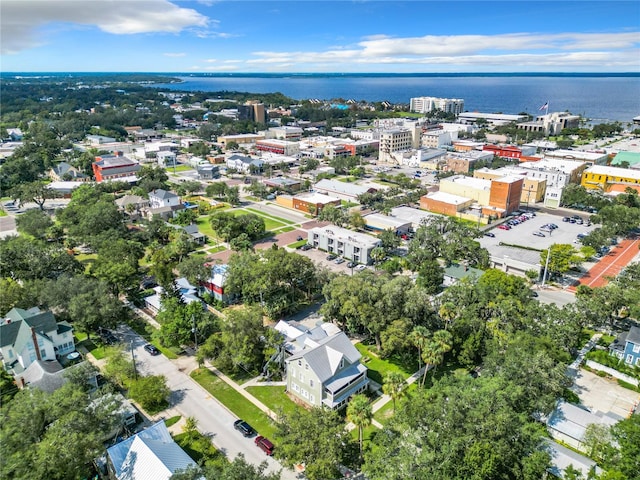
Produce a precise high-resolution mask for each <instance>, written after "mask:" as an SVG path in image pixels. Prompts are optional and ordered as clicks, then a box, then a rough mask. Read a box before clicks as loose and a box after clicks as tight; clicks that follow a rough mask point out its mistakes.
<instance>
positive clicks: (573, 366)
mask: <svg viewBox="0 0 640 480" xmlns="http://www.w3.org/2000/svg"><path fill="white" fill-rule="evenodd" d="M600 337H602V334H601V333H596V334H595V335H594V336H593V337H591V339H590V340H589V341H588V342H587V344H586V345H585V346H584V347H582V349H581V350H580V351H579V352H578V356H577V357H576V359H575V360H574V361H573V363H571V365H569V372H570V373H575V372H576V371H577V370H578V369H579V368H580V364H581V363H582V360H583V359H584V356H585V355H586V354H587V353H589V351H590V350H591V349H592V348H593V347H595V346H596V345H597V343H598V340H600ZM572 370H573V372H571V371H572Z"/></svg>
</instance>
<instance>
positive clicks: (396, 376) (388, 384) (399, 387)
mask: <svg viewBox="0 0 640 480" xmlns="http://www.w3.org/2000/svg"><path fill="white" fill-rule="evenodd" d="M383 382H384V383H383V384H382V391H383V392H384V394H385V395H389V397H391V401H392V402H393V411H394V413H395V411H396V401H398V400H399V399H401V398H402V397H404V396H405V395H406V393H407V391H406V386H407V384H406V383H405V380H404V377H403V376H402V374H401V373H400V372H394V371H390V372H387V374H386V375H385V376H384V380H383Z"/></svg>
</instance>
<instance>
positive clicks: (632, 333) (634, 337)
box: [627, 327, 640, 345]
mask: <svg viewBox="0 0 640 480" xmlns="http://www.w3.org/2000/svg"><path fill="white" fill-rule="evenodd" d="M627 342H631V343H635V344H636V345H640V328H639V327H631V328H630V329H629V333H628V334H627Z"/></svg>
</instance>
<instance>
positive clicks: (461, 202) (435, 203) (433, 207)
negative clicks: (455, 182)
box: [420, 192, 474, 217]
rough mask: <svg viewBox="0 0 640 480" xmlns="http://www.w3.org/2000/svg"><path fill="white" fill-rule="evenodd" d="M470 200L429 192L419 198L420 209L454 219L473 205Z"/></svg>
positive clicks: (449, 194) (450, 194)
mask: <svg viewBox="0 0 640 480" xmlns="http://www.w3.org/2000/svg"><path fill="white" fill-rule="evenodd" d="M473 202H474V200H473V199H472V198H467V197H462V196H460V195H454V194H452V193H446V192H431V193H428V194H427V195H424V196H422V197H420V208H422V209H424V210H429V211H430V212H434V213H440V214H442V215H449V216H452V217H455V216H456V214H457V213H458V212H461V211H463V210H466V209H467V208H469V207H470V206H471V205H472V204H473Z"/></svg>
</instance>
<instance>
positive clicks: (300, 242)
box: [287, 240, 307, 248]
mask: <svg viewBox="0 0 640 480" xmlns="http://www.w3.org/2000/svg"><path fill="white" fill-rule="evenodd" d="M306 243H307V240H300V241H299V242H293V243H290V244H289V245H287V247H289V248H298V247H301V246H303V245H305V244H306Z"/></svg>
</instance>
